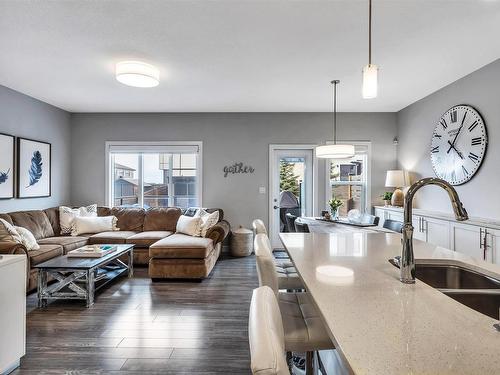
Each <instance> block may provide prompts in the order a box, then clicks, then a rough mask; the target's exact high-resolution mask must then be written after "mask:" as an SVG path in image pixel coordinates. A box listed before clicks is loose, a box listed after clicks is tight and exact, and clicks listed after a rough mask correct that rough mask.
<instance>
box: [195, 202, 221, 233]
mask: <svg viewBox="0 0 500 375" xmlns="http://www.w3.org/2000/svg"><path fill="white" fill-rule="evenodd" d="M196 216H197V217H200V218H201V236H202V237H205V236H206V235H207V231H208V230H209V229H210V228H212V227H213V226H214V225H215V224H217V223H218V222H219V211H214V212H212V213H211V214H210V213H208V212H207V211H205V210H204V209H199V210H198V212H197V213H196Z"/></svg>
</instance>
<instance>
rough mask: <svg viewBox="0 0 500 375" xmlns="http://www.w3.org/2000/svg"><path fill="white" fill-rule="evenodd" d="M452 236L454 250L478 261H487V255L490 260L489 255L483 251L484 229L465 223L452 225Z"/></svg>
mask: <svg viewBox="0 0 500 375" xmlns="http://www.w3.org/2000/svg"><path fill="white" fill-rule="evenodd" d="M450 234H451V236H450V237H451V241H452V246H451V248H452V249H453V250H455V251H458V252H460V253H464V254H467V255H469V256H471V257H473V258H476V259H485V255H486V259H488V254H486V253H485V252H484V251H483V246H484V236H483V228H481V227H477V226H475V225H469V224H463V223H452V224H451V228H450ZM490 253H491V252H490Z"/></svg>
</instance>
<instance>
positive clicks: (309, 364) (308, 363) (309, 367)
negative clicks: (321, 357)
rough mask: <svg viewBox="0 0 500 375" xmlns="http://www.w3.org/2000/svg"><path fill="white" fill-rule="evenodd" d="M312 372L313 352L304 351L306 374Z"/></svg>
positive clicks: (308, 374) (311, 374) (309, 374)
mask: <svg viewBox="0 0 500 375" xmlns="http://www.w3.org/2000/svg"><path fill="white" fill-rule="evenodd" d="M313 374H314V352H306V375H313Z"/></svg>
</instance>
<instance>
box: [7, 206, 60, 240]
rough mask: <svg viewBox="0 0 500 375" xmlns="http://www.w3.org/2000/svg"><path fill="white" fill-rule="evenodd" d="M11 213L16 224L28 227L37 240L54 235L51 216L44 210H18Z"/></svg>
mask: <svg viewBox="0 0 500 375" xmlns="http://www.w3.org/2000/svg"><path fill="white" fill-rule="evenodd" d="M9 215H10V217H11V218H12V222H13V224H14V225H16V226H18V227H23V228H26V229H28V230H29V231H30V232H31V233H33V235H34V236H35V238H36V239H37V240H39V239H41V238H47V237H53V236H54V230H53V229H52V225H50V221H49V218H48V217H47V215H46V214H45V212H43V211H39V210H34V211H18V212H11V213H10V214H9Z"/></svg>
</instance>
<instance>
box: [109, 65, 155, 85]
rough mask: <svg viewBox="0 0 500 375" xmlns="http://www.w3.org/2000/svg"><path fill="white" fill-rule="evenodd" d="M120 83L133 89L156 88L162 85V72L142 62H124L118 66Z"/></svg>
mask: <svg viewBox="0 0 500 375" xmlns="http://www.w3.org/2000/svg"><path fill="white" fill-rule="evenodd" d="M116 79H117V81H118V82H121V83H123V84H124V85H127V86H133V87H155V86H158V85H159V83H160V71H159V70H158V69H157V68H156V67H154V66H153V65H150V64H146V63H143V62H140V61H122V62H119V63H118V64H116Z"/></svg>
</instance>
